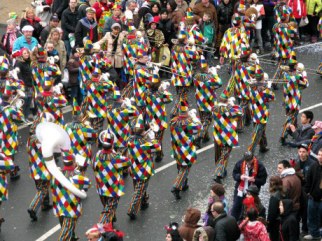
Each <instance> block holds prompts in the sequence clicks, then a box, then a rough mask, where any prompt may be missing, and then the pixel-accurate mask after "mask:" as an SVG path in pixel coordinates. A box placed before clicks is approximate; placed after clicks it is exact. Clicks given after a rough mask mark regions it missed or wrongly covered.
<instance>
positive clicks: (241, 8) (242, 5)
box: [237, 0, 246, 12]
mask: <svg viewBox="0 0 322 241" xmlns="http://www.w3.org/2000/svg"><path fill="white" fill-rule="evenodd" d="M237 11H238V12H244V11H246V5H245V0H240V1H239V5H238V8H237Z"/></svg>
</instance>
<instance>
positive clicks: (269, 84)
mask: <svg viewBox="0 0 322 241" xmlns="http://www.w3.org/2000/svg"><path fill="white" fill-rule="evenodd" d="M272 82H273V81H271V80H269V81H267V88H269V89H270V88H272Z"/></svg>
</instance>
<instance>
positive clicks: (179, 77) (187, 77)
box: [171, 26, 199, 117]
mask: <svg viewBox="0 0 322 241" xmlns="http://www.w3.org/2000/svg"><path fill="white" fill-rule="evenodd" d="M187 35H188V33H187V31H186V29H185V27H184V26H181V27H180V30H179V34H178V44H176V45H174V46H173V49H172V52H171V59H172V66H171V67H172V69H171V71H172V77H171V84H172V85H173V86H174V87H175V88H176V92H177V95H178V97H177V100H176V101H175V104H174V107H173V109H172V111H171V115H172V116H173V117H174V116H176V115H177V114H178V110H179V108H180V99H184V100H187V94H188V91H189V86H191V85H192V81H193V80H192V71H191V70H192V67H191V62H192V60H196V59H199V54H198V53H197V52H196V47H195V46H194V45H193V44H194V39H191V38H190V39H189V45H187V43H188V38H187Z"/></svg>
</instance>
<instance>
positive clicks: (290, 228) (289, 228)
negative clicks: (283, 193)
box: [281, 199, 299, 241]
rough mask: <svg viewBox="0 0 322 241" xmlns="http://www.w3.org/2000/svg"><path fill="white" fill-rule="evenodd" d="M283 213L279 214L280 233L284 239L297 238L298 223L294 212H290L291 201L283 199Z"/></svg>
mask: <svg viewBox="0 0 322 241" xmlns="http://www.w3.org/2000/svg"><path fill="white" fill-rule="evenodd" d="M282 202H283V206H284V213H283V214H282V215H281V233H282V236H283V240H284V241H298V240H299V223H298V221H297V219H296V214H295V213H294V212H292V210H293V201H292V200H291V199H283V200H282Z"/></svg>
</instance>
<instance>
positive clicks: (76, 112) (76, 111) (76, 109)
mask: <svg viewBox="0 0 322 241" xmlns="http://www.w3.org/2000/svg"><path fill="white" fill-rule="evenodd" d="M80 113H81V108H80V106H79V105H78V102H77V100H76V98H73V115H77V116H78V115H80Z"/></svg>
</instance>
